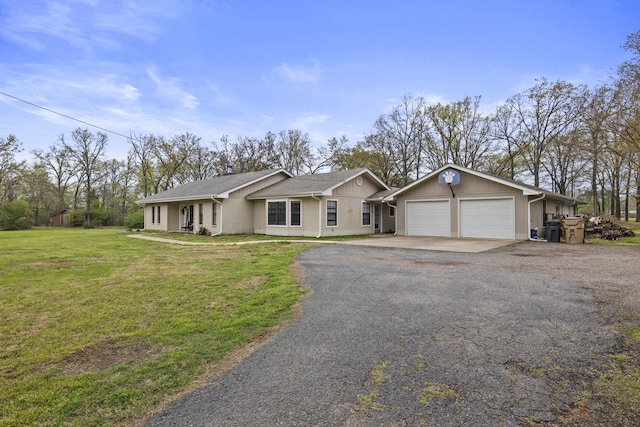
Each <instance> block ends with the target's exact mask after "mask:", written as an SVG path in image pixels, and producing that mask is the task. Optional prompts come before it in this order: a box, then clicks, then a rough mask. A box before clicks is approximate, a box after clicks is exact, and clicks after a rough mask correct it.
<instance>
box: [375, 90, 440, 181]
mask: <svg viewBox="0 0 640 427" xmlns="http://www.w3.org/2000/svg"><path fill="white" fill-rule="evenodd" d="M425 109H426V106H425V101H424V99H423V98H421V97H418V98H413V97H411V96H409V95H407V96H405V97H404V98H403V99H402V103H401V104H400V105H398V106H396V107H395V108H394V109H393V110H392V111H391V113H390V114H384V115H382V116H380V117H379V118H378V119H377V120H376V122H375V124H374V126H373V127H374V133H373V135H371V136H370V137H368V138H367V139H365V141H363V143H364V144H363V145H364V146H365V147H366V146H371V147H372V148H373V147H374V146H378V147H380V146H382V147H384V148H385V151H384V152H386V153H387V154H392V155H393V158H394V161H393V164H394V169H395V171H394V173H393V174H394V175H396V176H397V177H398V179H399V184H400V185H406V184H408V183H409V182H411V181H413V180H415V179H418V178H419V177H420V175H421V174H422V173H423V172H424V164H423V153H424V149H423V148H424V143H425V141H426V140H427V138H428V133H427V130H428V124H427V120H426V113H425ZM374 135H375V136H374ZM385 160H386V158H385Z"/></svg>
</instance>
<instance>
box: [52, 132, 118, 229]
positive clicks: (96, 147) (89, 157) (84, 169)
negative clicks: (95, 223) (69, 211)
mask: <svg viewBox="0 0 640 427" xmlns="http://www.w3.org/2000/svg"><path fill="white" fill-rule="evenodd" d="M107 139H108V138H107V134H106V133H102V132H98V133H97V134H96V135H93V134H92V133H91V132H89V130H88V129H82V128H76V129H75V130H74V131H73V132H72V133H71V140H72V141H71V142H70V143H67V142H66V141H65V139H64V136H62V137H61V141H60V142H61V144H62V146H63V147H64V149H66V150H69V152H70V155H71V157H72V158H73V160H74V162H75V163H76V164H77V166H78V169H77V170H78V173H79V178H80V179H79V183H80V184H81V185H83V186H84V192H85V193H84V194H85V208H86V214H85V222H86V224H87V225H89V226H90V225H91V200H92V198H93V197H94V183H95V182H96V181H98V180H99V179H100V178H101V176H100V175H99V174H100V173H101V168H100V166H101V162H102V159H103V157H104V154H105V151H106V148H107Z"/></svg>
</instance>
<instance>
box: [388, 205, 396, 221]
mask: <svg viewBox="0 0 640 427" xmlns="http://www.w3.org/2000/svg"><path fill="white" fill-rule="evenodd" d="M389 216H390V217H391V218H393V217H394V216H396V207H395V206H391V205H389Z"/></svg>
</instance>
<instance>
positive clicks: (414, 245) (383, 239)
mask: <svg viewBox="0 0 640 427" xmlns="http://www.w3.org/2000/svg"><path fill="white" fill-rule="evenodd" d="M129 237H132V238H135V239H143V240H151V241H154V242H163V243H172V244H175V245H185V246H233V245H250V244H256V243H282V242H288V243H307V244H308V243H320V244H333V245H352V246H353V245H355V246H369V247H380V248H394V249H417V250H425V251H444V252H465V253H480V252H485V251H489V250H492V249H497V248H500V247H503V246H508V245H511V244H515V243H518V241H516V240H503V239H456V238H446V237H415V236H411V237H408V236H393V235H388V234H381V235H374V236H372V237H371V238H370V239H355V240H342V241H336V240H320V239H316V240H290V239H273V240H253V241H247V242H227V243H217V242H210V243H209V242H187V241H184V240H174V239H165V238H162V237H154V236H148V235H143V234H130V235H129Z"/></svg>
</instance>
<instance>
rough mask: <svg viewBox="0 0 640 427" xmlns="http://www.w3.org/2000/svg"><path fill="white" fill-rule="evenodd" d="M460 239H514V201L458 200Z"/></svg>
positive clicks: (508, 199) (505, 199)
mask: <svg viewBox="0 0 640 427" xmlns="http://www.w3.org/2000/svg"><path fill="white" fill-rule="evenodd" d="M460 237H477V238H488V239H515V237H516V202H515V199H513V198H504V199H474V200H460Z"/></svg>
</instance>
